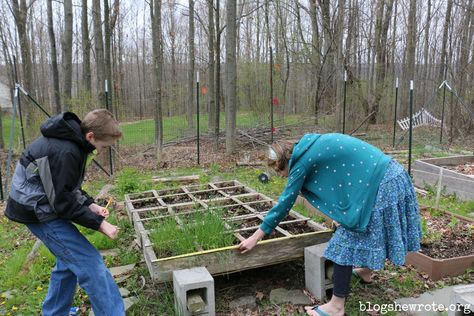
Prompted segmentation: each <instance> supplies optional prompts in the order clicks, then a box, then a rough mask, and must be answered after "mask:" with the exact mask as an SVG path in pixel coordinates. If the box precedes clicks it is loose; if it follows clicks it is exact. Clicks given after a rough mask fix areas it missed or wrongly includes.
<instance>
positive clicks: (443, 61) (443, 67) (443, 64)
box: [438, 0, 453, 83]
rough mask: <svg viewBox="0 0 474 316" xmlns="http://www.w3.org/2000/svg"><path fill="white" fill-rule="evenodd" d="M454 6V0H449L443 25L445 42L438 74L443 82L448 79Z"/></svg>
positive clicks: (439, 80)
mask: <svg viewBox="0 0 474 316" xmlns="http://www.w3.org/2000/svg"><path fill="white" fill-rule="evenodd" d="M452 8H453V0H448V4H447V7H446V14H445V19H444V27H443V40H442V42H443V44H442V48H441V58H440V62H439V63H440V68H439V74H438V83H441V82H442V81H443V80H446V69H447V68H448V67H447V61H446V55H447V53H448V52H447V43H448V36H449V34H448V31H449V24H450V23H451V22H450V21H451V10H452Z"/></svg>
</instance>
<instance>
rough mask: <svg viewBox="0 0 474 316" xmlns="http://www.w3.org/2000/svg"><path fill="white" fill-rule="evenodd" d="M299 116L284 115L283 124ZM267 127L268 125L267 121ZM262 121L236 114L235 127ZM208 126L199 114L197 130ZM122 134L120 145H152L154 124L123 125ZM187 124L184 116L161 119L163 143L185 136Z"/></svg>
mask: <svg viewBox="0 0 474 316" xmlns="http://www.w3.org/2000/svg"><path fill="white" fill-rule="evenodd" d="M298 119H300V116H297V115H286V116H285V124H294V123H297V122H298ZM265 121H268V122H267V125H269V124H270V123H269V119H267V120H265ZM194 122H195V123H194V125H195V126H196V122H197V120H196V116H195V117H194ZM262 123H263V121H262V119H261V118H259V117H258V116H256V115H255V114H253V113H252V112H238V114H237V123H236V124H237V126H238V127H239V128H250V127H255V126H256V125H261V124H262ZM208 125H209V116H208V114H201V115H200V117H199V130H200V133H207V132H208ZM121 128H122V132H123V134H124V136H123V139H122V141H121V144H123V145H125V146H127V145H137V144H153V143H154V139H155V138H154V137H155V123H154V120H152V119H147V120H141V121H136V122H129V123H123V124H122V125H121ZM224 128H225V113H221V115H220V129H221V130H222V129H224ZM187 129H188V124H187V120H186V116H185V115H179V116H171V117H165V118H164V119H163V142H168V141H171V140H174V139H176V138H178V137H183V136H185V135H186V131H187ZM195 129H196V127H195V128H194V130H193V131H192V132H191V135H195Z"/></svg>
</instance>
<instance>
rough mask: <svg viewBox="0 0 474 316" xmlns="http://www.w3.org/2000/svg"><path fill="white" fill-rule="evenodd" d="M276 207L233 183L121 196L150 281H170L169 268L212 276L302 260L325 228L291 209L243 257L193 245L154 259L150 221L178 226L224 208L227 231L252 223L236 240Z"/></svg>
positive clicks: (229, 250)
mask: <svg viewBox="0 0 474 316" xmlns="http://www.w3.org/2000/svg"><path fill="white" fill-rule="evenodd" d="M275 203H276V202H275V201H273V200H272V199H271V198H269V197H267V196H266V195H264V194H261V193H258V192H257V191H255V190H253V189H251V188H249V187H247V186H245V185H243V184H242V183H240V182H239V181H237V180H231V181H222V182H213V183H212V182H211V183H207V184H198V185H185V186H181V187H178V188H174V189H165V190H158V191H157V190H149V191H144V192H140V193H133V194H127V195H125V206H126V209H127V212H128V215H129V218H130V220H131V222H132V224H133V226H134V229H135V230H136V232H137V234H138V236H139V240H140V242H141V245H142V248H143V251H144V257H145V261H146V264H147V266H148V269H149V271H150V274H151V276H152V278H153V279H154V280H155V281H158V282H165V281H170V280H171V278H172V271H173V270H179V269H184V268H190V267H193V266H206V267H207V269H208V270H209V271H210V272H211V273H212V274H223V273H231V272H237V271H242V270H245V269H251V268H256V267H259V266H266V265H271V264H276V263H279V262H284V261H289V260H294V259H296V258H300V257H302V256H303V252H304V247H307V246H311V245H314V244H317V243H324V242H326V241H327V240H329V238H330V236H331V233H332V231H331V230H330V229H328V228H326V227H324V226H323V225H321V224H319V223H316V222H314V221H312V220H311V219H310V218H308V217H305V216H303V215H301V214H299V213H298V212H296V211H294V210H290V212H289V214H288V215H287V216H286V217H285V218H284V219H283V220H282V221H281V222H280V224H279V225H278V226H277V227H276V229H275V231H274V233H273V234H272V237H271V238H272V239H268V240H264V241H261V242H260V243H259V244H258V245H257V246H256V247H255V249H254V250H252V251H251V252H249V253H248V254H244V255H242V254H240V253H239V252H238V251H237V250H236V248H237V246H229V247H224V248H219V249H211V250H203V249H202V248H199V246H198V251H197V252H194V253H190V254H184V255H178V256H173V257H167V258H157V257H156V254H155V252H154V250H153V244H152V243H151V241H150V238H149V232H150V230H149V229H148V225H147V224H148V223H149V222H153V221H157V220H161V219H163V218H170V217H174V218H175V220H176V223H177V225H182V218H183V217H185V216H189V215H190V214H193V213H196V212H205V211H210V212H212V211H213V209H216V208H220V209H224V215H226V216H224V217H223V220H224V223H225V225H226V227H227V228H228V229H230V227H231V226H229V225H228V223H236V222H243V223H245V222H249V221H253V223H254V224H255V225H249V226H244V227H239V228H237V229H234V230H233V234H234V236H235V237H236V239H237V242H240V241H242V240H244V239H245V238H248V237H249V236H250V235H251V234H252V233H253V232H254V231H255V230H256V229H258V227H259V226H260V224H261V222H262V221H263V218H264V216H265V215H266V213H267V211H268V209H270V208H271V207H272V206H273V205H275ZM262 206H264V207H263V208H262ZM226 209H229V212H226V211H225V210H226ZM235 209H238V212H237V213H236V214H232V213H231V210H235ZM290 226H298V229H300V230H303V232H301V231H292V230H291V229H289V227H290Z"/></svg>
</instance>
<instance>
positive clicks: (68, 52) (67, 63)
mask: <svg viewBox="0 0 474 316" xmlns="http://www.w3.org/2000/svg"><path fill="white" fill-rule="evenodd" d="M73 19H74V17H73V14H72V0H64V35H63V43H62V50H63V56H62V57H63V62H62V64H63V74H64V79H63V80H64V82H63V83H64V86H63V95H64V99H63V101H64V108H65V109H67V108H68V107H69V104H70V102H71V89H72V22H73Z"/></svg>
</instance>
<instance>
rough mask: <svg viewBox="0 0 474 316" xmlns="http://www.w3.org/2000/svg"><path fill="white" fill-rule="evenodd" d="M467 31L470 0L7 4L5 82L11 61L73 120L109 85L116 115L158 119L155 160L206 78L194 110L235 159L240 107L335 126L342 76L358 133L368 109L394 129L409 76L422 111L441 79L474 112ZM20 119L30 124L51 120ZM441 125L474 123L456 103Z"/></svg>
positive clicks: (1, 9)
mask: <svg viewBox="0 0 474 316" xmlns="http://www.w3.org/2000/svg"><path fill="white" fill-rule="evenodd" d="M473 35H474V3H473V1H472V0H459V1H453V0H428V1H420V0H418V1H417V0H372V1H369V0H337V1H330V0H319V1H318V0H238V1H233V0H232V1H230V0H228V1H218V0H217V1H216V0H187V1H185V0H181V1H178V0H146V1H145V0H143V1H132V0H93V1H90V0H89V1H87V0H61V1H52V0H47V1H35V0H0V43H1V46H2V51H1V52H0V70H1V72H0V73H1V74H2V75H1V76H0V81H3V82H4V83H5V84H8V85H9V86H10V87H12V88H13V87H14V82H15V79H14V78H13V71H12V70H13V56H14V55H15V56H17V60H18V72H19V81H20V82H21V85H22V86H23V87H24V88H25V89H26V90H27V91H28V92H29V93H30V94H31V95H32V96H33V97H34V98H35V99H36V100H38V102H39V103H41V104H42V105H44V106H45V108H46V109H48V111H49V112H50V113H57V112H60V111H64V110H71V111H75V112H78V113H79V114H83V113H86V112H87V111H88V110H90V109H92V108H96V107H97V104H99V105H100V106H101V107H105V104H106V103H105V91H106V87H105V81H107V84H108V86H107V90H108V91H109V96H110V100H109V101H110V104H109V106H110V108H111V109H112V110H113V112H114V113H115V114H116V115H117V117H118V118H119V119H120V120H122V121H133V120H141V119H153V120H154V127H155V144H156V148H157V152H161V148H162V144H163V118H164V117H168V116H174V115H183V116H184V117H185V118H186V121H187V127H188V133H189V134H192V133H193V128H194V124H195V123H194V115H195V112H196V109H195V106H196V105H195V104H196V91H195V89H196V88H195V81H196V72H197V71H199V72H200V78H201V87H202V89H201V91H200V93H201V100H202V101H201V109H200V111H201V113H207V114H208V115H209V120H208V122H209V123H208V124H209V126H208V132H210V133H214V134H216V133H217V132H218V131H219V130H225V133H226V148H227V151H228V152H229V153H230V152H234V151H235V149H236V148H235V146H236V145H235V135H236V115H237V113H238V111H248V112H251V113H253V114H252V115H255V116H258V117H260V118H261V120H262V122H268V120H269V115H270V113H269V109H270V108H271V107H272V106H274V107H275V115H276V116H277V117H276V118H277V119H284V117H285V115H286V114H301V115H303V116H313V117H314V119H315V122H316V123H318V120H321V118H324V117H330V118H331V122H332V128H333V130H336V131H340V130H341V107H342V99H343V97H342V93H343V83H344V82H343V80H344V76H345V74H347V85H348V104H349V109H348V118H347V119H348V120H349V121H350V122H355V123H354V124H355V125H357V124H358V122H360V121H362V120H363V119H364V118H365V117H366V116H367V115H368V114H369V113H371V112H372V111H375V112H376V115H374V116H372V118H371V121H370V123H372V124H380V123H387V122H388V121H390V119H391V117H392V115H393V94H394V86H395V80H396V78H397V77H398V78H400V79H399V80H400V105H399V117H402V116H406V115H407V114H408V92H409V91H408V88H409V80H414V82H415V86H416V96H415V100H416V101H415V102H416V104H417V107H418V108H419V107H421V106H423V105H424V106H425V107H428V108H430V110H431V112H432V113H440V111H441V104H440V102H433V103H432V104H424V103H425V102H427V101H428V100H430V99H431V98H432V96H433V95H435V94H436V93H440V92H439V91H438V87H439V86H440V85H441V83H442V82H443V81H444V80H447V81H448V82H449V84H450V86H451V87H453V88H454V89H456V92H457V94H458V95H459V96H460V98H462V99H463V100H464V103H465V104H466V105H467V106H468V107H469V108H470V109H472V108H473V105H472V104H473V101H474V94H473V90H472V87H471V85H469V84H468V83H469V82H471V81H472V76H473V73H472V58H473V55H472V51H473ZM270 57H272V58H273V64H272V65H270ZM270 69H271V73H270ZM270 75H271V77H272V78H273V80H272V82H273V90H272V91H273V92H272V94H270V89H271V87H270V84H269V82H270ZM272 103H273V104H272ZM24 112H25V113H24V116H25V119H26V121H27V122H28V123H27V124H30V125H29V126H34V124H37V123H35V122H37V121H42V120H43V119H44V117H41V113H40V112H39V111H37V110H36V109H35V108H34V107H33V106H29V107H25V111H24ZM221 112H223V113H225V114H223V115H225V125H224V126H220V125H221V123H220V117H221V115H222V114H221ZM446 119H447V121H448V123H449V125H450V127H451V137H452V136H453V135H466V134H469V133H472V130H473V129H474V123H473V118H472V117H471V116H470V115H465V113H464V112H463V108H462V107H457V106H456V105H455V103H454V102H451V103H450V107H449V108H448V113H447V117H446ZM453 122H459V123H457V124H456V125H453V124H452V123H453ZM0 133H1V129H0ZM0 144H3V136H2V135H1V134H0Z"/></svg>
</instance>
